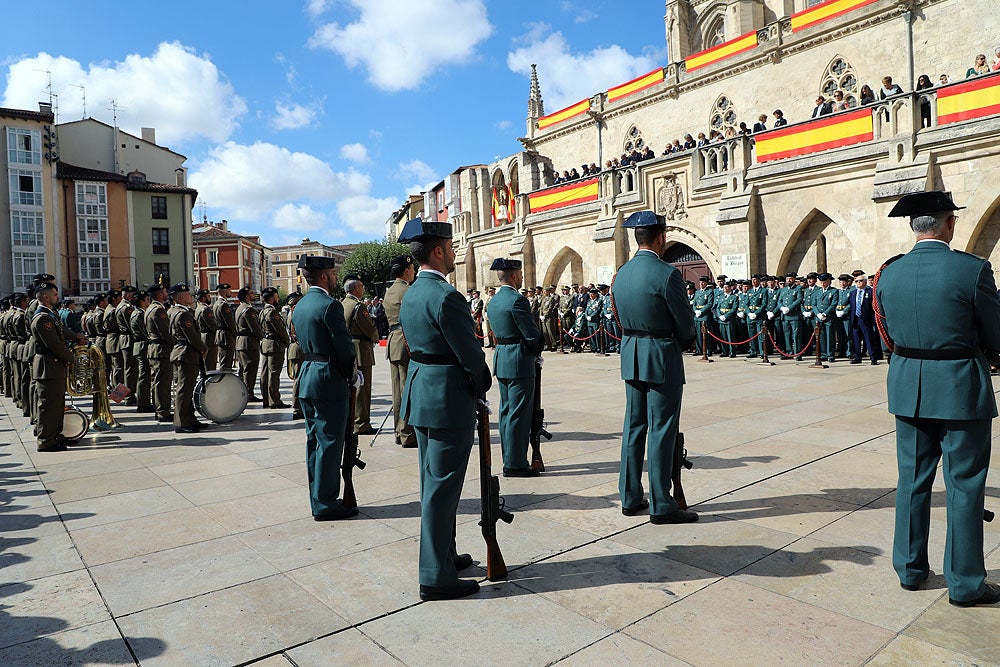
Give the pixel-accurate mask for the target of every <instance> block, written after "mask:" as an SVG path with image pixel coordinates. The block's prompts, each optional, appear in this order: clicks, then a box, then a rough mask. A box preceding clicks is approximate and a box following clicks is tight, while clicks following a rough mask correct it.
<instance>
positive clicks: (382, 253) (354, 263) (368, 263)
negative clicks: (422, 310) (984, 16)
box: [340, 238, 410, 296]
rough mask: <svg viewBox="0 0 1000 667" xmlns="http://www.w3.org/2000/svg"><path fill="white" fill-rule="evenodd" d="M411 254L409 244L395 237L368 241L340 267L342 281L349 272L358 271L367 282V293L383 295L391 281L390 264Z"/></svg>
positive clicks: (355, 250) (354, 251)
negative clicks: (396, 239)
mask: <svg viewBox="0 0 1000 667" xmlns="http://www.w3.org/2000/svg"><path fill="white" fill-rule="evenodd" d="M408 254H410V248H409V246H407V245H405V244H403V243H397V242H396V241H395V240H393V239H388V238H386V239H382V240H381V241H368V242H366V243H362V244H360V245H358V247H357V248H355V249H354V250H353V251H352V252H351V254H350V255H348V256H347V259H345V260H344V264H343V265H342V266H341V267H340V282H341V284H343V282H344V276H346V275H347V274H349V273H358V274H360V275H361V280H362V282H364V284H365V293H366V294H368V295H371V296H383V295H384V294H385V290H386V287H387V285H388V283H389V282H390V280H391V279H390V278H389V265H390V264H392V260H393V259H395V258H396V257H399V256H400V255H408Z"/></svg>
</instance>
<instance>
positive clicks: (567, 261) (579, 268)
mask: <svg viewBox="0 0 1000 667" xmlns="http://www.w3.org/2000/svg"><path fill="white" fill-rule="evenodd" d="M567 270H568V271H569V276H566V275H565V274H566V271H567ZM582 282H583V257H581V256H580V253H578V252H577V251H575V250H573V249H572V248H570V247H569V246H565V247H563V249H562V250H560V251H559V252H557V253H556V255H555V257H553V258H552V261H551V262H549V268H548V269H546V271H545V278H544V279H543V280H542V285H556V286H560V283H561V284H563V285H570V284H572V283H582Z"/></svg>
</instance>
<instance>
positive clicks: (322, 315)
mask: <svg viewBox="0 0 1000 667" xmlns="http://www.w3.org/2000/svg"><path fill="white" fill-rule="evenodd" d="M335 266H336V265H335V263H334V260H333V258H332V257H320V256H315V255H302V256H301V257H300V258H299V263H298V269H299V271H300V273H301V275H302V278H303V279H304V280H305V281H306V283H307V284H308V285H309V289H308V291H307V292H306V293H305V295H304V296H303V297H302V298H301V299H300V300H299V302H298V303H297V304H296V305H295V312H294V313H292V326H293V327H294V329H295V336H296V338H297V339H298V341H299V345H300V346H301V347H302V353H303V361H302V369H301V371H300V376H301V377H300V378H299V391H298V393H299V401H300V402H301V404H302V412H303V414H304V415H305V420H306V471H307V473H308V477H309V505H310V508H311V509H312V515H313V519H314V520H315V521H335V520H338V519H346V518H349V517H352V516H355V515H357V513H358V509H357V508H356V507H354V508H351V509H348V508H346V507H344V504H343V502H341V500H340V498H339V497H340V465H341V460H342V458H343V455H344V442H345V437H346V436H347V429H348V428H349V425H348V423H347V417H348V410H349V404H350V396H351V394H350V386H351V383H352V382H354V381H355V370H354V354H355V352H354V342H353V341H352V340H351V334H350V333H349V332H348V331H347V324H346V322H345V321H344V306H343V305H342V304H341V303H340V302H339V301H337V300H336V299H334V298H333V297H332V296H330V291H331V290H333V289H334V287H336V285H337V271H336V268H335Z"/></svg>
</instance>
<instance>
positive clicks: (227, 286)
mask: <svg viewBox="0 0 1000 667" xmlns="http://www.w3.org/2000/svg"><path fill="white" fill-rule="evenodd" d="M232 288H233V287H232V285H230V284H229V283H219V284H218V285H216V286H215V289H217V290H219V289H232Z"/></svg>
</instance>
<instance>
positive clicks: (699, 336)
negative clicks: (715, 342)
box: [691, 276, 715, 356]
mask: <svg viewBox="0 0 1000 667" xmlns="http://www.w3.org/2000/svg"><path fill="white" fill-rule="evenodd" d="M691 307H692V308H693V309H694V321H695V331H696V333H695V339H694V349H695V354H696V355H698V356H701V355H702V354H707V352H708V350H705V349H703V346H708V347H712V344H711V339H710V338H709V336H708V332H709V331H712V322H713V319H712V315H713V311H714V310H715V290H713V289H710V288H709V286H708V276H700V277H699V278H698V289H697V290H695V293H694V301H693V302H692V303H691Z"/></svg>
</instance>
